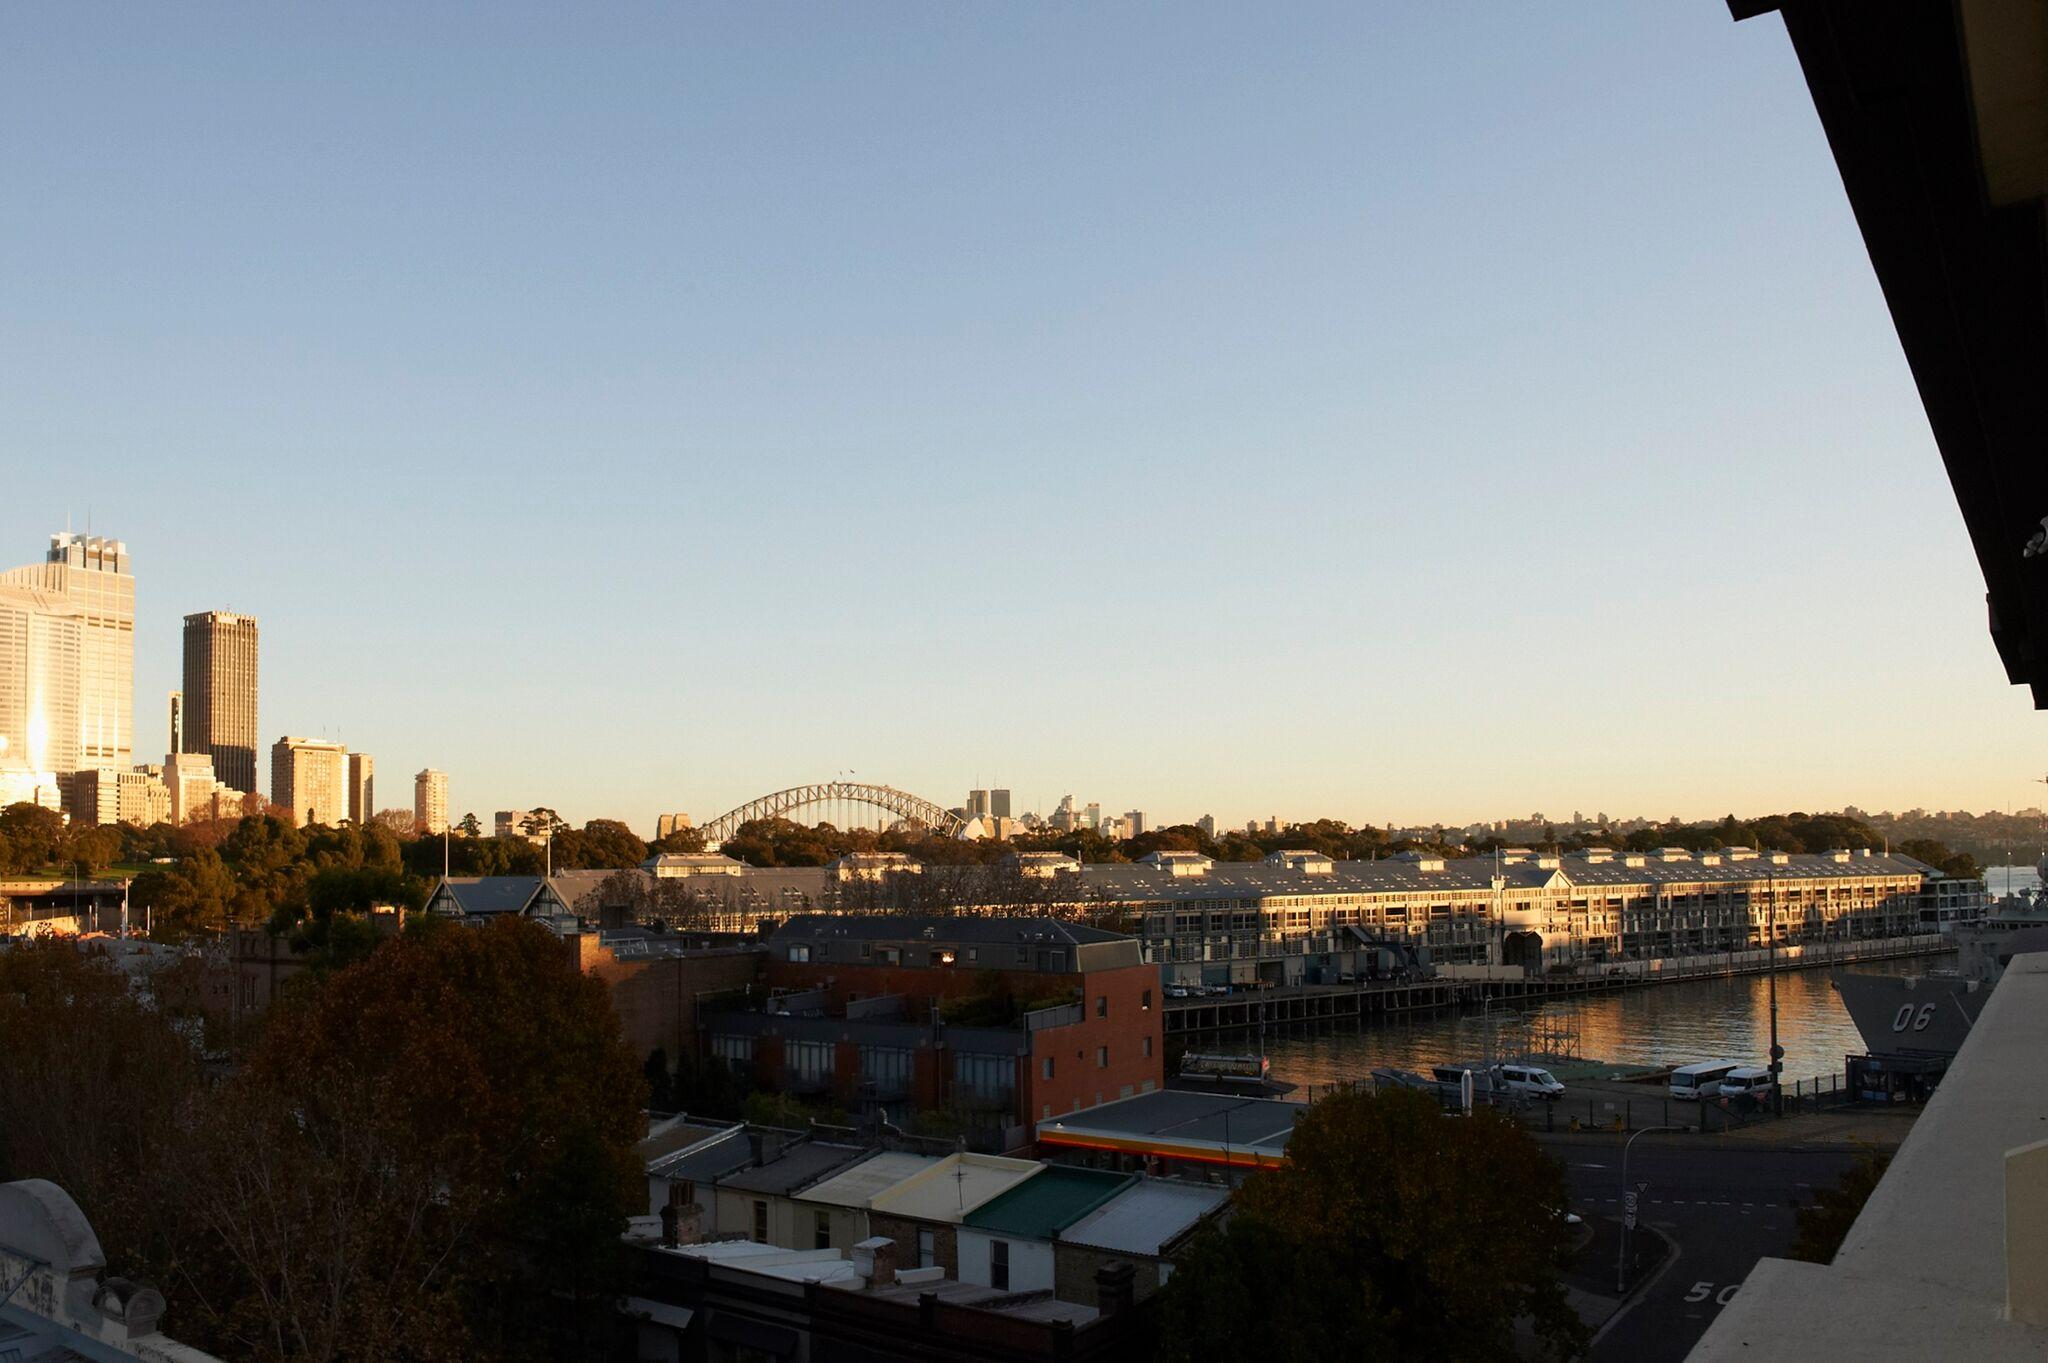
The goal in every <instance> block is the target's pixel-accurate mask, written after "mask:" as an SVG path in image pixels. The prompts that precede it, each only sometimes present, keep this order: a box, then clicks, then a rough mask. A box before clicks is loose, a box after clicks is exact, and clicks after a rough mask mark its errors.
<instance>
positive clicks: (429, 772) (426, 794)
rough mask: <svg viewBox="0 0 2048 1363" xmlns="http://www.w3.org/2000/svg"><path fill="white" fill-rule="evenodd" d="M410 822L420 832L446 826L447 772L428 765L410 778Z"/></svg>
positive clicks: (445, 827) (442, 828) (436, 829)
mask: <svg viewBox="0 0 2048 1363" xmlns="http://www.w3.org/2000/svg"><path fill="white" fill-rule="evenodd" d="M412 823H413V827H414V828H417V829H419V830H420V832H422V833H440V832H443V831H445V830H446V829H447V827H448V773H447V772H445V771H435V770H434V769H433V768H432V767H428V768H427V769H426V770H425V771H423V772H421V773H420V774H419V775H417V776H415V777H413V778H412Z"/></svg>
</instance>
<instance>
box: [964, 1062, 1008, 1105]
mask: <svg viewBox="0 0 2048 1363" xmlns="http://www.w3.org/2000/svg"><path fill="white" fill-rule="evenodd" d="M953 1092H954V1095H955V1096H956V1097H960V1098H971V1099H976V1100H979V1101H982V1102H988V1103H1004V1104H1008V1103H1011V1102H1014V1101H1016V1097H1017V1058H1016V1057H1015V1056H1009V1055H976V1054H975V1053H974V1052H972V1051H955V1052H954V1053H953Z"/></svg>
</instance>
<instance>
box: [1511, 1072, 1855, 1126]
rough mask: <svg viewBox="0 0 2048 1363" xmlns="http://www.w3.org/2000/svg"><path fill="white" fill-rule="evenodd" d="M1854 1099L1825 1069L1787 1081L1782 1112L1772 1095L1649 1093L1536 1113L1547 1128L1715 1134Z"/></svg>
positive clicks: (1569, 1103)
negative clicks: (1685, 1096)
mask: <svg viewBox="0 0 2048 1363" xmlns="http://www.w3.org/2000/svg"><path fill="white" fill-rule="evenodd" d="M1854 1099H1855V1094H1854V1092H1852V1091H1851V1089H1850V1088H1849V1084H1848V1079H1847V1077H1846V1076H1845V1075H1841V1074H1821V1075H1815V1076H1814V1077H1812V1078H1811V1079H1792V1080H1787V1081H1785V1084H1784V1112H1783V1113H1782V1114H1780V1113H1779V1111H1778V1110H1777V1104H1776V1103H1775V1102H1774V1101H1773V1100H1772V1099H1770V1098H1755V1097H1752V1096H1750V1095H1748V1094H1743V1095H1741V1096H1739V1097H1728V1098H1702V1099H1698V1100H1693V1101H1686V1100H1680V1099H1675V1098H1672V1097H1670V1096H1668V1095H1659V1094H1657V1093H1655V1092H1646V1093H1644V1094H1643V1096H1642V1097H1640V1098H1567V1099H1563V1100H1560V1101H1559V1102H1555V1103H1549V1104H1545V1105H1544V1108H1543V1109H1541V1110H1540V1111H1539V1112H1538V1113H1535V1114H1532V1115H1535V1116H1536V1117H1538V1119H1539V1120H1540V1121H1541V1123H1542V1126H1543V1129H1544V1130H1545V1131H1556V1130H1558V1129H1560V1128H1564V1129H1569V1130H1578V1131H1640V1130H1643V1129H1644V1128H1646V1127H1653V1126H1689V1127H1691V1128H1693V1129H1694V1130H1696V1131H1702V1132H1708V1133H1712V1132H1718V1131H1737V1130H1740V1129H1742V1128H1743V1127H1746V1126H1753V1125H1755V1124H1756V1123H1758V1122H1768V1121H1772V1120H1774V1119H1776V1118H1777V1117H1779V1116H1780V1115H1783V1116H1786V1117H1793V1116H1797V1115H1799V1114H1800V1113H1803V1112H1824V1111H1826V1110H1828V1109H1829V1108H1835V1107H1841V1106H1843V1105H1844V1104H1846V1103H1849V1102H1852V1101H1854ZM1582 1112H1583V1114H1584V1115H1583V1116H1581V1113H1582Z"/></svg>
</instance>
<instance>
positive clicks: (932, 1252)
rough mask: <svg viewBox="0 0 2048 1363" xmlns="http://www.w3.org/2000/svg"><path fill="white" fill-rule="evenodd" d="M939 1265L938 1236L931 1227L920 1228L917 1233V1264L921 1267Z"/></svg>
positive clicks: (935, 1266)
mask: <svg viewBox="0 0 2048 1363" xmlns="http://www.w3.org/2000/svg"><path fill="white" fill-rule="evenodd" d="M938 1265H939V1242H938V1237H937V1236H936V1235H934V1234H933V1233H932V1232H931V1231H930V1230H929V1229H920V1230H919V1231H918V1233H917V1266H918V1267H919V1268H937V1267H938Z"/></svg>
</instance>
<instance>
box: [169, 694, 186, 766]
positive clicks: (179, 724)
mask: <svg viewBox="0 0 2048 1363" xmlns="http://www.w3.org/2000/svg"><path fill="white" fill-rule="evenodd" d="M170 721H171V727H170V734H171V744H170V747H169V748H168V749H167V752H168V753H170V754H171V755H176V754H178V753H181V752H183V751H185V693H184V692H183V691H173V692H171V704H170Z"/></svg>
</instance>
